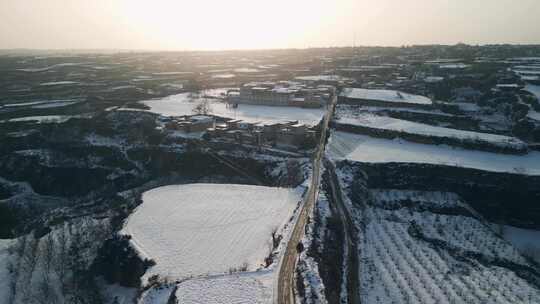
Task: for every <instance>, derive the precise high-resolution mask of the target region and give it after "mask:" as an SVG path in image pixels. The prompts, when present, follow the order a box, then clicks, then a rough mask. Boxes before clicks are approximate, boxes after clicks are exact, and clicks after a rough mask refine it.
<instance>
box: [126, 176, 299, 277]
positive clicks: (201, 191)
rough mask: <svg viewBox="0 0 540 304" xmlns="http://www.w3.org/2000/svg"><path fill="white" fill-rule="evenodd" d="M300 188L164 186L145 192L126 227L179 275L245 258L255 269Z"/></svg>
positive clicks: (159, 268)
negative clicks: (272, 233) (141, 201)
mask: <svg viewBox="0 0 540 304" xmlns="http://www.w3.org/2000/svg"><path fill="white" fill-rule="evenodd" d="M300 197H301V193H300V191H297V190H292V189H285V188H271V187H262V186H250V185H233V184H187V185H173V186H166V187H160V188H156V189H153V190H150V191H148V192H145V193H144V194H143V203H142V204H141V205H140V206H139V207H138V209H137V210H136V211H135V212H134V213H133V214H131V216H130V217H129V218H128V220H127V223H126V225H125V227H124V229H123V230H122V233H124V234H129V235H131V236H132V243H133V245H134V246H135V247H136V248H137V249H138V251H139V252H140V253H141V254H142V255H143V256H145V257H147V258H151V259H154V260H155V261H156V263H157V264H156V265H155V266H153V267H152V268H150V269H149V270H148V271H147V272H146V274H145V277H146V278H148V277H150V276H152V275H154V274H159V275H160V276H161V277H170V278H174V279H180V278H187V277H190V276H193V277H201V276H205V275H209V274H222V273H225V272H228V271H229V269H231V268H238V267H241V266H243V265H244V264H245V265H246V266H247V269H248V270H255V269H258V268H259V267H260V265H261V264H263V262H264V259H265V258H266V257H267V256H268V254H269V252H270V247H269V241H270V240H271V232H272V230H273V229H278V228H280V227H282V226H283V225H284V224H285V223H286V222H287V221H288V220H289V218H290V217H291V215H292V213H293V210H294V208H295V207H296V206H297V203H298V202H299V201H300Z"/></svg>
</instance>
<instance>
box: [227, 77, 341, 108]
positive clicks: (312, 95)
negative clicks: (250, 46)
mask: <svg viewBox="0 0 540 304" xmlns="http://www.w3.org/2000/svg"><path fill="white" fill-rule="evenodd" d="M334 93H335V87H334V86H331V85H309V84H305V83H299V82H293V81H278V82H271V81H267V82H249V83H246V84H244V85H242V86H241V87H240V89H239V90H234V91H229V92H228V94H227V102H228V103H229V104H231V105H232V106H233V107H236V106H238V105H239V104H251V105H264V106H291V107H303V108H320V107H323V106H324V105H326V104H327V103H328V102H330V100H331V98H332V95H333V94H334Z"/></svg>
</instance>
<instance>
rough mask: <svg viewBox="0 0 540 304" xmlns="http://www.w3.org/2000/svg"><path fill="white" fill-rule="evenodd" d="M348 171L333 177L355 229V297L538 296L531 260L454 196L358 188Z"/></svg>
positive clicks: (486, 299) (513, 299) (476, 299)
mask: <svg viewBox="0 0 540 304" xmlns="http://www.w3.org/2000/svg"><path fill="white" fill-rule="evenodd" d="M347 170H348V169H347V168H342V169H340V171H339V172H338V176H339V179H340V184H341V187H342V189H344V190H345V194H346V196H345V201H346V203H347V204H349V207H350V208H351V210H352V211H353V212H352V215H353V219H354V221H355V223H356V225H357V226H358V228H359V229H358V231H359V233H358V241H359V246H358V248H359V252H358V254H359V258H360V267H359V275H360V284H361V286H360V296H361V302H362V303H538V302H539V301H540V289H539V288H538V286H537V282H538V279H539V275H538V271H537V269H536V268H535V267H536V266H534V265H532V264H530V262H529V261H528V260H526V259H525V258H524V257H523V256H522V255H521V254H520V253H519V252H518V251H517V250H516V249H515V248H514V247H513V246H512V245H511V244H510V243H508V242H506V241H505V240H503V239H502V238H501V237H500V236H499V235H497V234H495V233H494V232H493V231H492V230H491V228H490V227H489V225H486V224H485V223H484V222H483V221H482V220H481V219H479V218H477V217H476V216H475V215H474V212H467V209H468V206H467V205H466V204H464V203H463V202H462V201H461V200H460V198H459V197H458V196H457V195H455V194H452V193H441V192H422V191H411V190H393V189H372V190H369V189H365V188H364V190H359V189H358V188H357V187H358V186H355V187H352V184H353V180H355V179H357V178H358V177H355V176H356V175H355V174H354V173H352V172H350V171H347ZM352 188H354V189H355V190H354V191H353V190H352ZM358 191H360V192H362V191H365V194H366V195H365V196H362V195H360V196H358ZM353 192H355V193H356V195H355V194H353ZM359 197H364V199H360V198H359ZM417 205H421V206H422V208H421V209H422V211H418V209H417V208H416V207H417ZM443 207H445V208H449V209H452V208H460V209H459V212H448V213H445V212H444V210H445V209H442V208H443ZM432 208H433V209H432ZM447 210H448V209H447ZM535 282H536V283H535Z"/></svg>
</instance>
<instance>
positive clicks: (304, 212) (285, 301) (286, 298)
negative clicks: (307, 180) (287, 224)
mask: <svg viewBox="0 0 540 304" xmlns="http://www.w3.org/2000/svg"><path fill="white" fill-rule="evenodd" d="M336 102H337V96H334V98H333V99H332V102H331V103H330V105H329V107H328V111H327V113H326V115H325V116H324V120H323V124H322V129H321V137H320V141H319V144H318V147H317V152H316V153H315V157H314V158H313V175H312V176H313V177H312V179H311V185H310V186H309V190H308V192H307V195H306V199H305V201H304V203H303V204H302V209H301V210H300V213H299V215H298V220H297V221H296V224H295V226H294V228H293V232H292V234H291V237H290V239H289V243H288V244H287V248H286V249H285V253H284V256H283V259H282V260H281V263H280V265H279V274H278V280H277V297H276V299H275V301H276V302H277V304H292V303H295V301H296V300H295V295H294V286H295V282H294V273H295V269H296V261H297V259H298V252H297V250H296V246H297V244H298V243H299V242H300V240H301V239H302V237H303V236H304V232H305V227H306V223H307V220H308V218H309V215H310V214H311V212H312V210H313V206H314V205H315V201H316V199H317V196H318V193H319V183H320V168H321V163H322V159H323V156H324V149H325V146H326V134H327V130H328V125H329V123H330V119H331V118H332V114H333V113H334V107H335V105H336Z"/></svg>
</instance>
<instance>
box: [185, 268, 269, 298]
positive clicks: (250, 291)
mask: <svg viewBox="0 0 540 304" xmlns="http://www.w3.org/2000/svg"><path fill="white" fill-rule="evenodd" d="M272 281H273V273H272V272H268V271H260V272H252V273H239V274H232V275H226V276H219V277H214V278H204V279H194V280H188V281H185V282H183V283H180V284H178V289H177V291H176V298H177V299H178V301H179V303H182V304H230V303H242V304H270V303H272Z"/></svg>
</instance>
